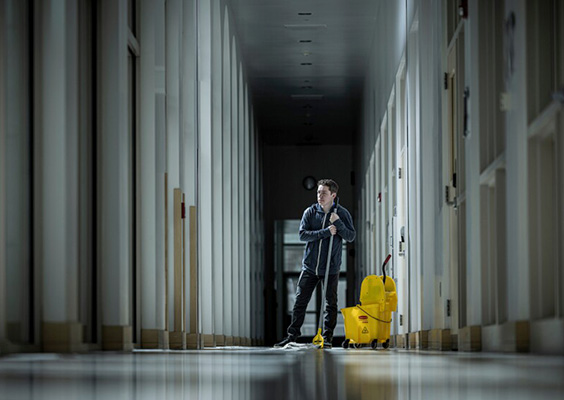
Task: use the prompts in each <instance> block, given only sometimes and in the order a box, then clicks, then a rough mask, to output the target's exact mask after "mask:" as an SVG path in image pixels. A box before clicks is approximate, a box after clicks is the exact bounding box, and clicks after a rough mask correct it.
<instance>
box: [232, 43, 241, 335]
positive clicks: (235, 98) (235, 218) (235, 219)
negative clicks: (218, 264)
mask: <svg viewBox="0 0 564 400" xmlns="http://www.w3.org/2000/svg"><path fill="white" fill-rule="evenodd" d="M231 54H232V58H231V63H232V67H231V99H232V100H231V138H232V139H231V182H232V189H231V239H232V242H231V243H232V253H231V260H232V263H233V264H232V267H231V271H232V275H233V280H232V288H233V291H232V294H231V296H232V297H231V303H232V309H231V310H232V312H231V313H232V318H233V338H234V340H235V342H234V344H239V342H238V338H239V337H240V335H241V334H240V332H239V321H240V314H239V310H240V304H239V287H240V286H239V240H238V237H239V229H238V227H239V196H238V195H237V193H238V192H237V191H238V190H239V185H238V182H239V181H238V177H239V164H238V160H239V151H238V145H239V140H238V137H239V134H238V132H239V107H238V106H239V95H238V93H239V79H238V73H237V71H238V64H239V63H238V54H237V45H236V42H235V39H233V40H232V53H231Z"/></svg>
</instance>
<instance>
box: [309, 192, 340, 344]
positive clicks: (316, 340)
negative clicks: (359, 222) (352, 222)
mask: <svg viewBox="0 0 564 400" xmlns="http://www.w3.org/2000/svg"><path fill="white" fill-rule="evenodd" d="M338 206H339V199H338V198H337V199H336V202H335V210H334V212H335V213H336V212H337V207H338ZM333 236H335V235H331V238H330V239H329V252H328V254H327V268H325V279H324V280H323V281H324V282H323V297H322V300H321V301H322V303H323V306H322V307H321V312H320V314H319V325H318V328H317V335H315V337H314V338H313V344H314V345H315V346H316V347H317V348H318V349H322V348H323V345H324V342H323V340H324V339H323V336H322V335H321V329H322V327H323V325H322V324H323V314H325V304H326V296H327V282H328V281H329V265H330V264H331V249H333Z"/></svg>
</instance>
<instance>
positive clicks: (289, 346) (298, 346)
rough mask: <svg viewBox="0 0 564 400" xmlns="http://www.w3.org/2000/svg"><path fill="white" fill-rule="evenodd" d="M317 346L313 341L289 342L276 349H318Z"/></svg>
mask: <svg viewBox="0 0 564 400" xmlns="http://www.w3.org/2000/svg"><path fill="white" fill-rule="evenodd" d="M318 348H319V346H316V345H314V344H313V343H296V342H290V343H288V344H287V345H285V346H284V347H279V348H278V349H282V350H307V349H318Z"/></svg>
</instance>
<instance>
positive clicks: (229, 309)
mask: <svg viewBox="0 0 564 400" xmlns="http://www.w3.org/2000/svg"><path fill="white" fill-rule="evenodd" d="M223 18H224V24H223V108H222V112H223V118H222V123H223V146H222V159H223V190H224V193H226V194H228V195H225V196H224V197H225V198H224V200H223V207H224V210H225V212H224V215H223V221H224V225H223V238H222V242H223V269H224V277H225V284H224V285H223V287H224V292H223V303H224V304H223V310H224V327H223V328H224V333H225V335H226V336H227V338H226V343H225V344H226V345H232V344H233V301H232V299H233V295H232V293H233V287H232V283H231V282H233V251H232V249H233V243H232V236H231V230H232V223H233V213H232V208H231V207H232V205H231V204H232V198H233V196H232V193H233V185H232V183H231V182H232V181H231V146H232V138H231V90H232V88H231V51H232V50H231V30H230V25H229V14H228V12H227V10H226V12H225V15H224V17H223Z"/></svg>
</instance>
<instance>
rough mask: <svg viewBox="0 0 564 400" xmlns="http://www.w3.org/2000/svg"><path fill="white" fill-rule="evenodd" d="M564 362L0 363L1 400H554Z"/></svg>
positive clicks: (303, 353)
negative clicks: (491, 399) (475, 399)
mask: <svg viewBox="0 0 564 400" xmlns="http://www.w3.org/2000/svg"><path fill="white" fill-rule="evenodd" d="M563 378H564V358H562V357H540V356H531V355H503V354H485V353H455V352H443V353H438V352H417V351H409V352H408V351H398V350H388V351H385V350H380V351H373V350H364V349H355V350H343V349H334V350H330V351H327V350H325V351H323V350H313V349H304V350H299V351H285V350H274V349H268V348H222V349H206V350H202V351H183V352H181V351H166V352H165V351H136V352H134V353H129V354H121V353H95V354H84V355H56V354H18V355H10V356H4V357H2V358H0V399H179V398H182V399H232V400H239V399H241V400H243V399H245V400H247V399H268V400H276V399H390V400H393V399H433V398H435V399H436V398H441V399H442V398H464V399H472V398H477V399H478V398H479V399H489V398H502V399H531V398H533V399H534V400H539V399H562V398H563V397H564V384H563Z"/></svg>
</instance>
